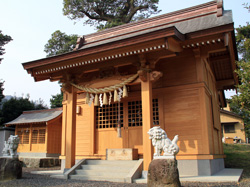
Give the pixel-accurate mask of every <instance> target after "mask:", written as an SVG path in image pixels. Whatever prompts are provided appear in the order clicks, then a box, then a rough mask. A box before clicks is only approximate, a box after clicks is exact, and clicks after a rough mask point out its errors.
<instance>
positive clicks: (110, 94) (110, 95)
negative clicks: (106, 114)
mask: <svg viewBox="0 0 250 187" xmlns="http://www.w3.org/2000/svg"><path fill="white" fill-rule="evenodd" d="M111 101H112V93H111V92H109V105H110V104H111Z"/></svg>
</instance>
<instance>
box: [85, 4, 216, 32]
mask: <svg viewBox="0 0 250 187" xmlns="http://www.w3.org/2000/svg"><path fill="white" fill-rule="evenodd" d="M212 5H213V6H214V5H217V1H216V0H213V1H210V2H207V3H203V4H200V5H195V6H192V7H188V8H184V9H181V10H177V11H173V12H169V13H166V14H162V15H159V16H155V17H152V18H145V19H143V20H139V21H136V22H131V23H126V24H123V25H119V26H116V27H112V28H108V29H104V30H102V31H99V32H94V33H91V34H87V35H84V37H88V36H94V35H100V33H109V32H112V31H116V30H121V29H125V28H129V27H130V26H132V25H138V24H143V23H150V22H152V21H157V20H160V19H162V18H168V17H172V16H176V15H180V14H183V13H187V12H192V11H194V10H199V9H200V8H201V7H203V8H205V7H210V6H212Z"/></svg>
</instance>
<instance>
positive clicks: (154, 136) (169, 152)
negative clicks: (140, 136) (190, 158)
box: [148, 126, 179, 158]
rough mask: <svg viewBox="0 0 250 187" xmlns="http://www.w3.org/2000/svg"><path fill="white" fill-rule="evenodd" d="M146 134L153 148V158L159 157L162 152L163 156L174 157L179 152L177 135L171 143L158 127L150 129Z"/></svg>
mask: <svg viewBox="0 0 250 187" xmlns="http://www.w3.org/2000/svg"><path fill="white" fill-rule="evenodd" d="M148 134H149V136H150V137H149V139H151V140H152V144H153V146H154V148H155V153H154V158H155V157H159V156H161V153H162V151H164V154H163V156H175V155H176V154H177V153H178V152H179V147H178V145H177V141H178V135H176V136H175V137H174V139H173V140H172V141H171V140H170V139H169V138H168V137H167V134H166V132H165V131H164V130H163V129H161V128H160V127H159V126H155V127H153V128H151V129H150V130H149V131H148Z"/></svg>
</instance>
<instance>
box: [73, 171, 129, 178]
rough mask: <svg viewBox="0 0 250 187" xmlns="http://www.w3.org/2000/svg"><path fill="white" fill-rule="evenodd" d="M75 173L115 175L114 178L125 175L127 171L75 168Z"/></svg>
mask: <svg viewBox="0 0 250 187" xmlns="http://www.w3.org/2000/svg"><path fill="white" fill-rule="evenodd" d="M75 172H76V175H86V176H96V175H97V176H102V177H108V178H109V177H115V178H123V177H126V176H127V175H128V173H129V171H126V172H121V171H120V170H118V171H116V170H113V171H105V170H103V171H99V170H75Z"/></svg>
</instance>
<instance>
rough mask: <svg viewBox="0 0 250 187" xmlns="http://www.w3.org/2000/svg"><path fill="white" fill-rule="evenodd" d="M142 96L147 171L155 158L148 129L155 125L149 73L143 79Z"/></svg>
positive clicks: (144, 154)
mask: <svg viewBox="0 0 250 187" xmlns="http://www.w3.org/2000/svg"><path fill="white" fill-rule="evenodd" d="M141 97H142V118H143V119H142V123H143V126H142V141H143V161H144V163H143V167H144V168H143V170H144V171H147V170H148V167H149V164H150V162H151V161H152V159H153V153H154V151H153V146H152V144H151V140H150V139H149V136H148V133H147V132H148V131H149V129H151V128H152V127H153V108H152V82H151V81H150V74H149V73H147V81H145V82H144V81H141Z"/></svg>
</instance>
